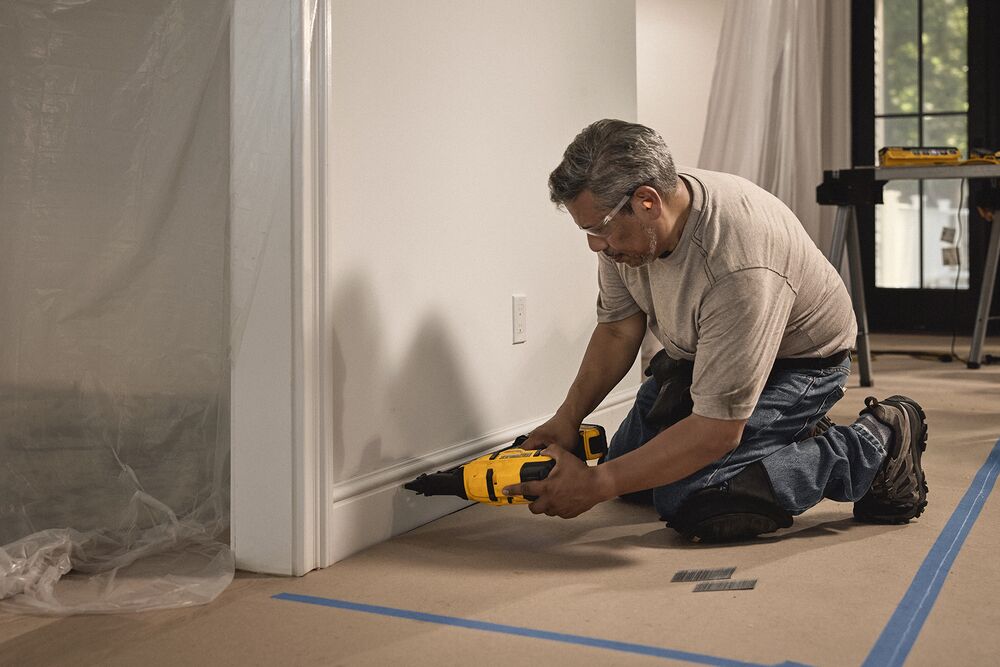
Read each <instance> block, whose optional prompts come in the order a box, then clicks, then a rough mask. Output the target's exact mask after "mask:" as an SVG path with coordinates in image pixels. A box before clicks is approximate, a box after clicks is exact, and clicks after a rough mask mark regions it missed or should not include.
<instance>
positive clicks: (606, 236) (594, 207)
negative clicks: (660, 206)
mask: <svg viewBox="0 0 1000 667" xmlns="http://www.w3.org/2000/svg"><path fill="white" fill-rule="evenodd" d="M638 201H639V197H637V196H633V197H632V198H631V203H632V205H633V206H635V205H636V202H638ZM566 210H568V211H569V213H570V215H571V216H573V222H575V223H576V225H577V227H580V228H581V229H583V230H586V229H591V230H600V232H599V234H600V235H598V236H593V235H591V234H587V243H588V244H589V245H590V249H591V250H593V251H594V252H602V253H604V254H605V255H607V256H608V257H610V258H611V259H613V260H614V261H616V262H618V263H620V264H627V265H628V266H631V267H633V268H634V267H637V266H642V265H643V264H648V263H649V262H652V261H653V260H654V259H656V255H657V253H656V246H657V235H656V230H655V229H654V228H653V226H652V225H651V224H649V223H648V222H644V221H643V220H642V219H641V217H640V216H637V215H635V213H632V212H630V211H629V210H628V208H627V207H626V208H623V209H621V210H620V211H618V213H616V214H615V215H614V217H613V218H611V220H610V221H609V222H608V223H607V224H606V225H603V226H602V221H603V220H604V218H605V216H607V215H608V213H610V212H611V209H609V208H608V207H607V206H603V205H601V204H600V203H599V202H598V201H597V199H595V198H594V194H593V193H592V192H591V191H590V190H584V191H583V192H581V193H580V194H579V195H577V197H576V198H575V199H574V200H573V201H570V202H567V203H566Z"/></svg>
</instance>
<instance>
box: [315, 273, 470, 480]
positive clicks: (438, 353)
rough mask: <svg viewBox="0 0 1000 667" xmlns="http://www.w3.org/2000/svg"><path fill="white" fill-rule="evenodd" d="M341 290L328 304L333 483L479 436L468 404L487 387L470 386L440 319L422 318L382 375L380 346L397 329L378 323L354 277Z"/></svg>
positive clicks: (361, 281)
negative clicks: (398, 356)
mask: <svg viewBox="0 0 1000 667" xmlns="http://www.w3.org/2000/svg"><path fill="white" fill-rule="evenodd" d="M341 284H342V285H343V287H342V288H341V289H340V290H338V292H337V295H336V297H335V298H334V300H333V303H332V308H333V313H334V318H335V321H334V324H333V329H334V330H333V332H332V336H331V339H332V346H331V350H330V355H331V370H332V372H333V383H334V384H333V388H332V392H331V399H330V400H331V402H332V405H331V408H332V421H333V424H332V426H333V437H332V447H333V451H332V464H333V475H334V480H335V481H336V482H345V481H347V480H350V479H353V478H356V477H359V476H362V475H367V474H371V473H376V472H378V471H380V470H384V469H385V468H388V467H390V466H392V465H394V464H398V463H401V462H405V461H411V460H413V458H415V457H418V456H421V455H425V454H429V453H431V452H435V451H438V450H440V449H444V448H446V447H449V446H452V445H455V444H459V443H462V442H467V441H469V440H472V439H474V438H477V437H479V436H481V435H483V428H484V425H483V420H482V418H481V416H480V415H479V413H478V411H477V409H476V405H475V401H474V400H473V397H475V396H483V395H488V391H489V388H488V387H487V388H474V387H471V386H469V383H468V381H467V379H466V376H465V375H464V374H463V372H462V368H461V361H460V360H459V358H458V357H457V355H456V353H455V349H456V348H455V345H454V344H453V340H454V336H453V335H452V332H451V331H450V330H449V328H448V327H447V325H446V323H445V320H444V318H443V317H441V316H439V315H435V314H433V313H430V314H427V315H425V316H424V318H423V320H422V322H421V324H420V325H419V327H418V328H417V330H416V334H415V336H414V338H413V339H412V341H411V343H410V345H409V348H408V349H407V351H406V353H405V354H404V355H403V356H402V358H401V361H400V363H399V366H398V368H395V369H393V368H389V367H388V363H387V361H386V354H385V350H386V347H387V339H389V338H390V337H391V336H392V335H393V334H394V333H395V331H396V330H395V329H393V326H394V325H393V324H392V323H390V322H384V321H382V320H381V319H380V316H379V309H378V303H377V300H376V292H375V289H374V288H373V287H371V285H370V284H369V283H368V281H367V280H366V279H365V277H364V276H363V275H361V274H354V275H352V276H350V277H349V278H347V279H345V280H343V281H341ZM414 307H416V308H420V307H421V306H420V304H414ZM403 319H404V320H405V318H403ZM358 452H360V455H358Z"/></svg>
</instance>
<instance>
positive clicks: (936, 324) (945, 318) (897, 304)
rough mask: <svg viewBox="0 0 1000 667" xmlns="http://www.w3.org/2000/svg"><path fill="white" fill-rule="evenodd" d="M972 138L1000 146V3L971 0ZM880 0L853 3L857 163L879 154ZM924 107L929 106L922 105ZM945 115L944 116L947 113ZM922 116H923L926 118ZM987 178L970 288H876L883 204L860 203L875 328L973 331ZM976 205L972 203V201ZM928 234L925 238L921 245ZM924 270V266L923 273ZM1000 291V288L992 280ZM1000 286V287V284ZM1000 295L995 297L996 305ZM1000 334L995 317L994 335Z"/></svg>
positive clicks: (973, 221)
mask: <svg viewBox="0 0 1000 667" xmlns="http://www.w3.org/2000/svg"><path fill="white" fill-rule="evenodd" d="M967 2H968V8H969V28H968V50H967V53H968V65H969V75H968V98H969V110H968V112H967V116H968V136H969V146H970V147H977V148H978V147H990V148H993V149H994V150H1000V40H996V38H995V36H994V37H992V40H991V36H990V34H989V27H990V26H996V25H1000V2H996V1H995V0H967ZM874 27H875V0H852V2H851V81H852V85H851V128H852V130H851V163H852V166H855V167H857V166H864V165H872V164H874V155H875V118H876V115H875V30H874ZM919 111H922V109H921V110H919ZM942 115H943V114H942ZM921 122H922V121H921ZM985 187H987V184H985V183H983V182H970V183H969V186H968V188H967V190H966V192H967V193H968V195H967V196H966V200H965V202H964V207H965V208H966V210H967V217H966V220H967V224H966V229H965V233H967V234H968V241H969V288H968V289H959V290H957V291H956V290H950V289H930V288H923V287H921V288H881V287H876V286H875V207H874V205H870V206H858V207H857V215H858V225H859V232H860V239H861V255H862V266H863V268H864V274H865V299H866V301H867V306H868V308H867V309H868V323H869V328H870V330H872V331H885V332H899V331H928V332H948V333H950V332H952V331H956V332H958V333H960V334H969V333H971V332H972V328H973V326H974V323H975V312H976V305H977V304H978V297H979V292H980V289H981V287H982V272H983V264H984V263H985V255H986V245H987V242H988V240H989V231H990V230H989V224H988V223H986V221H984V220H982V219H981V218H980V217H979V216H978V214H977V213H976V211H975V202H976V201H977V199H978V198H979V193H980V192H981V191H982V189H983V188H985ZM970 204H971V207H970ZM922 243H923V240H922V239H921V244H922ZM922 273H923V272H922V271H921V274H922ZM991 287H993V288H994V289H996V286H991ZM997 291H998V292H1000V290H997ZM996 302H997V300H996V298H994V303H996ZM993 332H1000V326H998V323H996V322H994V323H991V325H990V333H993Z"/></svg>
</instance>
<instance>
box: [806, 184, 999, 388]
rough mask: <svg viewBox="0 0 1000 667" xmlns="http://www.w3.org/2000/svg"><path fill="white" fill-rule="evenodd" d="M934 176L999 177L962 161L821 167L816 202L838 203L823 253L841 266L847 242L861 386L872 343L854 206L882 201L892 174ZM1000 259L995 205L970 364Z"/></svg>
mask: <svg viewBox="0 0 1000 667" xmlns="http://www.w3.org/2000/svg"><path fill="white" fill-rule="evenodd" d="M939 178H969V179H973V178H989V179H993V181H994V186H996V184H997V183H996V182H997V181H998V180H1000V165H989V164H987V165H961V166H957V165H956V166H935V167H855V168H853V169H840V170H836V171H824V172H823V183H822V184H820V185H819V186H818V187H817V188H816V201H817V203H819V204H825V205H832V206H836V207H837V217H836V220H835V222H834V227H833V237H832V239H831V241H830V252H829V253H828V254H827V258H828V259H829V260H830V263H831V264H833V266H834V267H836V268H837V270H838V271H839V270H840V266H841V262H842V261H843V258H844V248H845V247H846V248H847V261H848V270H849V273H850V284H851V298H852V300H853V303H854V315H855V317H856V318H857V321H858V343H857V349H858V367H859V370H860V371H861V386H863V387H870V386H872V374H871V363H872V359H871V348H870V347H869V342H868V311H867V309H866V308H865V281H864V274H863V271H862V267H861V241H860V239H859V236H858V216H857V212H856V210H855V207H856V206H858V205H860V204H865V205H867V204H881V203H882V186H884V185H885V184H886V183H887V182H888V181H891V180H925V179H939ZM998 262H1000V208H997V209H996V210H994V212H993V222H992V224H991V225H990V241H989V246H988V247H987V250H986V263H985V265H984V266H983V282H982V286H981V287H980V290H979V307H978V308H977V310H976V326H975V329H974V330H973V333H972V345H971V347H970V348H969V361H968V362H967V366H968V367H969V368H979V366H980V363H981V362H982V358H983V341H984V340H985V339H986V327H987V325H988V324H989V321H990V319H991V318H990V306H991V304H992V301H993V286H994V284H995V283H996V279H997V263H998Z"/></svg>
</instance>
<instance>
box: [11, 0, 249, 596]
mask: <svg viewBox="0 0 1000 667" xmlns="http://www.w3.org/2000/svg"><path fill="white" fill-rule="evenodd" d="M231 13H232V8H231V3H230V0H92V1H88V0H62V1H50V0H21V1H18V0H5V1H4V2H0V598H2V601H0V609H6V610H16V611H29V612H32V613H49V614H72V613H110V612H118V611H138V610H142V609H154V608H166V607H178V606H186V605H192V604H201V603H205V602H208V601H210V600H212V599H213V598H214V597H215V596H216V595H218V594H219V593H220V592H221V591H222V590H223V589H224V588H225V587H226V586H227V585H228V584H229V582H230V581H231V580H232V577H233V569H234V568H233V557H232V554H231V552H230V550H229V548H228V546H227V544H226V540H227V534H226V533H227V529H228V520H229V499H228V490H229V460H228V453H229V435H228V427H229V425H228V395H229V375H228V367H229V363H228V358H229V357H228V349H229V342H230V341H229V313H230V303H229V293H230V291H229V268H228V267H229V229H228V224H229V180H230V179H229V153H230V133H229V114H230V112H229V85H230V83H229V80H230V76H229V24H230V17H231Z"/></svg>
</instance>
